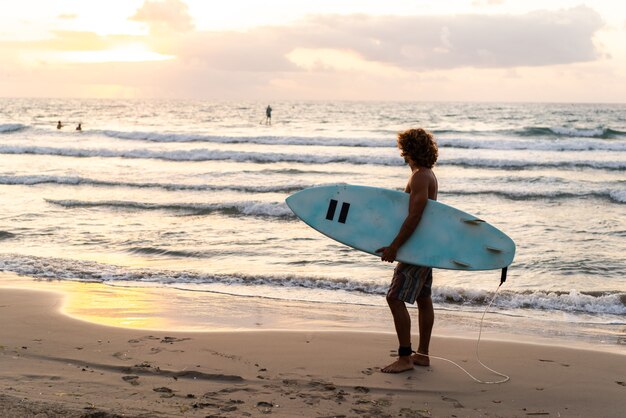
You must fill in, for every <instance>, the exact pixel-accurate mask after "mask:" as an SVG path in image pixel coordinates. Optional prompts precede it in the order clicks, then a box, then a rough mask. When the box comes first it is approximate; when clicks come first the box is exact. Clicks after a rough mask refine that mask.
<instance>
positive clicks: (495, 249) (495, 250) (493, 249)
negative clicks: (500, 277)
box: [486, 247, 502, 253]
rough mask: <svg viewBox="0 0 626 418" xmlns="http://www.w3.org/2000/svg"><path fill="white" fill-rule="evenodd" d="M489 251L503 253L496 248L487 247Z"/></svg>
mask: <svg viewBox="0 0 626 418" xmlns="http://www.w3.org/2000/svg"><path fill="white" fill-rule="evenodd" d="M486 248H487V250H488V251H491V252H492V253H501V252H502V250H501V249H499V248H496V247H486Z"/></svg>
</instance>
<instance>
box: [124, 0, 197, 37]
mask: <svg viewBox="0 0 626 418" xmlns="http://www.w3.org/2000/svg"><path fill="white" fill-rule="evenodd" d="M130 20H135V21H137V22H143V23H147V24H148V26H150V31H151V32H154V33H167V32H171V31H173V32H187V31H190V30H192V29H193V28H194V25H193V21H192V19H191V16H190V15H189V10H188V8H187V5H186V4H185V3H183V2H182V1H181V0H162V1H159V0H146V1H145V3H144V4H143V6H141V7H140V8H139V10H137V13H135V15H134V16H132V17H130Z"/></svg>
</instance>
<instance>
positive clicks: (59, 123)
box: [57, 121, 63, 129]
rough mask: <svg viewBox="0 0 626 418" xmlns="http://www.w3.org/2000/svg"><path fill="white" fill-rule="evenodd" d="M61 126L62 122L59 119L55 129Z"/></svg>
mask: <svg viewBox="0 0 626 418" xmlns="http://www.w3.org/2000/svg"><path fill="white" fill-rule="evenodd" d="M62 127H63V124H62V123H61V121H58V122H57V129H61V128H62Z"/></svg>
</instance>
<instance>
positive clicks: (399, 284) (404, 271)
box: [387, 263, 433, 304]
mask: <svg viewBox="0 0 626 418" xmlns="http://www.w3.org/2000/svg"><path fill="white" fill-rule="evenodd" d="M432 285H433V269H432V268H431V267H424V266H416V265H413V264H406V263H398V265H397V266H396V269H395V270H394V272H393V279H391V286H390V287H389V291H388V292H387V297H388V298H393V299H398V300H401V301H403V302H406V303H411V304H413V303H415V300H416V299H417V298H418V297H428V296H430V295H431V294H432Z"/></svg>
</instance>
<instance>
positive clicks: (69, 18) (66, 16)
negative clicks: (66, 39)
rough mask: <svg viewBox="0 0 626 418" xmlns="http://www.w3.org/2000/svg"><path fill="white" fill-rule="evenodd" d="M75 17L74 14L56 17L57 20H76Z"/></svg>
mask: <svg viewBox="0 0 626 418" xmlns="http://www.w3.org/2000/svg"><path fill="white" fill-rule="evenodd" d="M77 17H78V15H76V14H70V13H64V14H60V15H58V16H57V19H64V20H73V19H76V18H77Z"/></svg>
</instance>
